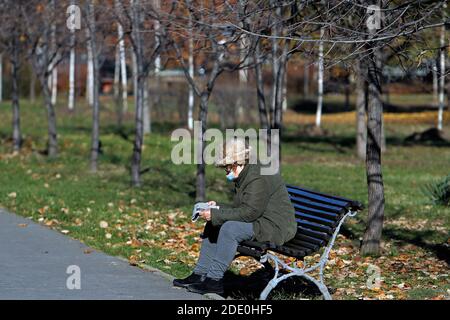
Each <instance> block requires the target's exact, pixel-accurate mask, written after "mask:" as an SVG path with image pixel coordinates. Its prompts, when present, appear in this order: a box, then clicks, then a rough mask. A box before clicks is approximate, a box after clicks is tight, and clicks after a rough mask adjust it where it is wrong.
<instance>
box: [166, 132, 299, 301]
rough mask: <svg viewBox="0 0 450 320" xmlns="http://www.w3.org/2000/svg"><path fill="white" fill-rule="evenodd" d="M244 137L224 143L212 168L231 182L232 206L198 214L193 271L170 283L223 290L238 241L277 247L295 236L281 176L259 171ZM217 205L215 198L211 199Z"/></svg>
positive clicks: (209, 290) (193, 289)
mask: <svg viewBox="0 0 450 320" xmlns="http://www.w3.org/2000/svg"><path fill="white" fill-rule="evenodd" d="M249 158H250V148H249V146H248V145H247V144H246V142H245V140H244V139H241V138H235V139H232V140H230V141H228V142H226V143H225V144H224V146H223V152H222V155H221V156H219V158H218V159H217V161H216V166H218V167H222V168H225V172H226V178H227V180H228V181H232V182H233V183H234V186H235V189H234V190H235V192H234V201H233V206H232V207H223V206H219V208H218V209H210V210H205V211H202V212H201V213H200V217H202V218H204V219H205V220H206V221H207V223H206V225H205V230H204V232H203V234H202V238H203V241H202V246H201V250H200V257H199V259H198V261H197V265H196V267H195V268H194V271H193V273H192V274H191V275H190V276H188V277H187V278H184V279H175V280H174V281H173V284H174V285H175V286H178V287H184V288H187V289H188V290H189V291H191V292H196V293H200V294H205V293H217V294H223V275H224V273H225V271H226V270H227V269H228V267H229V266H230V264H231V262H232V261H233V259H234V257H235V255H236V250H237V247H238V244H239V243H240V242H242V241H245V240H254V241H259V242H272V243H274V244H276V245H282V244H284V243H285V242H287V241H289V240H291V239H292V238H294V236H295V233H296V230H297V223H296V221H295V213H294V208H293V207H292V204H291V201H290V200H289V195H288V192H287V190H286V186H285V183H284V182H283V179H282V178H281V176H280V174H278V173H277V174H274V175H261V167H260V165H259V164H250V163H249ZM209 204H210V205H211V206H216V202H215V201H210V202H209Z"/></svg>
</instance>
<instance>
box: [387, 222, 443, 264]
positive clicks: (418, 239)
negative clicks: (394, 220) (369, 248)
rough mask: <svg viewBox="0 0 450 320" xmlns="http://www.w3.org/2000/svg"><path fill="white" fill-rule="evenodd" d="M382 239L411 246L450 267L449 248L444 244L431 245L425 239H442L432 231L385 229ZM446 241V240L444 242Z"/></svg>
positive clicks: (437, 233)
mask: <svg viewBox="0 0 450 320" xmlns="http://www.w3.org/2000/svg"><path fill="white" fill-rule="evenodd" d="M383 234H384V237H387V238H389V239H391V240H396V241H398V242H400V243H405V244H413V245H415V246H418V247H421V248H423V249H424V250H427V251H429V252H432V253H433V254H434V255H435V256H436V257H437V258H438V259H440V260H442V261H445V262H446V263H447V264H448V265H450V246H449V245H448V244H447V243H446V242H443V243H433V242H430V240H427V239H433V240H436V239H439V238H440V237H441V238H442V234H441V233H439V232H437V231H434V230H417V231H412V230H406V229H401V228H392V227H389V228H386V229H385V230H383ZM444 241H446V240H444Z"/></svg>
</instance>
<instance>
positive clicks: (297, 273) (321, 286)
mask: <svg viewBox="0 0 450 320" xmlns="http://www.w3.org/2000/svg"><path fill="white" fill-rule="evenodd" d="M268 259H270V260H272V261H273V262H274V263H275V276H274V277H273V279H272V280H270V281H269V283H268V284H267V285H266V287H265V288H264V290H263V291H262V292H261V294H260V296H259V299H260V300H266V299H267V297H268V295H269V293H270V292H271V291H272V290H273V289H274V288H275V287H276V286H277V285H278V284H279V283H280V282H282V281H284V280H286V279H287V278H289V277H292V276H299V277H304V278H306V279H308V280H309V281H311V282H312V283H314V284H315V285H316V286H317V288H318V289H319V290H320V292H321V293H322V295H323V298H324V299H325V300H332V297H331V295H330V292H329V291H328V288H327V286H326V285H325V284H324V282H323V278H322V277H320V280H317V279H315V278H314V277H312V276H310V275H308V274H307V273H306V272H305V270H304V269H297V268H291V267H290V266H288V265H287V264H285V263H284V262H283V261H281V260H279V259H278V257H276V256H274V255H271V254H269V253H267V254H266V256H265V257H264V258H263V259H262V261H261V262H266V261H267V260H268ZM280 264H281V265H282V266H283V267H284V268H285V269H288V270H290V271H291V272H290V273H287V274H284V275H282V276H281V277H278V273H279V270H280V267H279V265H280ZM309 270H310V269H309Z"/></svg>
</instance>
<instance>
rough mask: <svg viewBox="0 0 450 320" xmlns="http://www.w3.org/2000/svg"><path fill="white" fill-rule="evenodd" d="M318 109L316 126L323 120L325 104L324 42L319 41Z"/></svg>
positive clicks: (322, 30)
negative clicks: (323, 105) (323, 106)
mask: <svg viewBox="0 0 450 320" xmlns="http://www.w3.org/2000/svg"><path fill="white" fill-rule="evenodd" d="M324 31H325V30H324V28H321V29H320V38H321V39H322V38H323V34H324ZM317 75H318V76H317V111H316V127H320V123H321V120H322V104H323V42H322V41H320V42H319V61H318V64H317Z"/></svg>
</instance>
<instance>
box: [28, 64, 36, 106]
mask: <svg viewBox="0 0 450 320" xmlns="http://www.w3.org/2000/svg"><path fill="white" fill-rule="evenodd" d="M29 98H30V102H31V103H35V102H36V75H35V74H34V71H33V70H31V75H30V97H29Z"/></svg>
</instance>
